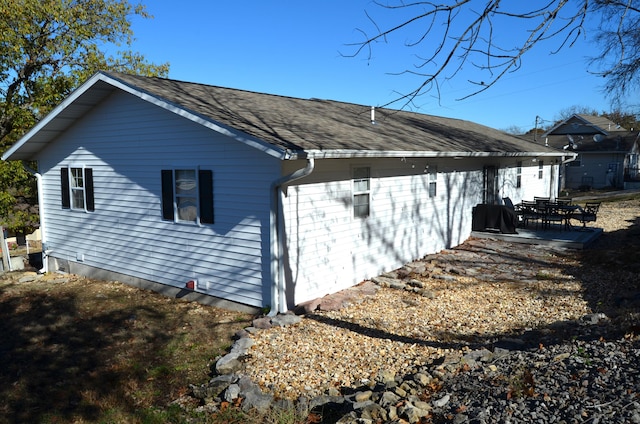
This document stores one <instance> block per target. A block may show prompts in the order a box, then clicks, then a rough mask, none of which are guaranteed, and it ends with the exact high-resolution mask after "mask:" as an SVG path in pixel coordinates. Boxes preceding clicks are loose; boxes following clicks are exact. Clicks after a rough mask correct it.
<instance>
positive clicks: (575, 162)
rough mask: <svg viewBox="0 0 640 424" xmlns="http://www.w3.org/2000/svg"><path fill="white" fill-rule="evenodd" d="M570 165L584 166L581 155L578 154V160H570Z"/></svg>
mask: <svg viewBox="0 0 640 424" xmlns="http://www.w3.org/2000/svg"><path fill="white" fill-rule="evenodd" d="M569 166H572V167H573V166H582V158H581V157H580V155H578V156H576V160H572V161H571V162H569Z"/></svg>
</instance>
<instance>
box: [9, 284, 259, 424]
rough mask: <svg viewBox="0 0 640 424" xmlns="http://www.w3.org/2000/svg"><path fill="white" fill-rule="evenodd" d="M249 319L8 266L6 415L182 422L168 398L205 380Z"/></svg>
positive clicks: (14, 418) (37, 419) (38, 419)
mask: <svg viewBox="0 0 640 424" xmlns="http://www.w3.org/2000/svg"><path fill="white" fill-rule="evenodd" d="M25 277H27V278H25ZM252 318H253V317H252V316H250V315H247V314H242V313H238V312H230V311H226V310H222V309H218V308H214V307H210V306H203V305H200V304H198V303H193V302H185V301H181V300H177V299H171V298H168V297H165V296H162V295H159V294H156V293H153V292H150V291H145V290H140V289H135V288H131V287H129V286H126V285H123V284H120V283H115V282H102V281H94V280H90V279H86V278H83V277H78V276H73V275H71V276H67V275H65V276H63V275H56V274H51V275H46V276H39V277H36V276H35V274H33V273H25V272H15V273H5V274H3V275H2V276H1V277H0V363H2V367H0V396H1V397H2V399H3V402H2V403H1V404H0V423H5V422H6V423H88V422H91V423H95V422H98V423H122V422H126V423H155V422H158V423H160V422H185V421H184V419H185V418H184V417H181V416H180V414H181V410H180V408H177V407H171V406H169V405H170V403H171V402H172V401H174V400H176V399H178V398H180V396H181V395H184V394H185V393H186V391H187V390H188V386H189V384H202V383H205V382H206V381H208V379H209V378H210V366H211V365H212V364H214V363H215V359H216V357H218V356H219V355H222V354H224V353H225V351H226V350H227V349H228V348H229V347H230V345H231V343H232V336H233V334H234V333H235V332H236V331H237V330H239V329H241V328H244V327H246V326H247V325H250V322H251V320H252ZM191 418H193V417H191ZM207 421H208V420H207ZM198 422H200V420H199V421H198Z"/></svg>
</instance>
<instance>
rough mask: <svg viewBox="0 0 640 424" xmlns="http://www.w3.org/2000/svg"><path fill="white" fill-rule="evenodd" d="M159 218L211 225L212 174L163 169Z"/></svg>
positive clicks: (208, 172) (209, 172)
mask: <svg viewBox="0 0 640 424" xmlns="http://www.w3.org/2000/svg"><path fill="white" fill-rule="evenodd" d="M161 176H162V219H165V220H169V221H175V222H193V223H196V224H213V172H212V171H209V170H202V169H200V170H196V169H166V170H162V172H161Z"/></svg>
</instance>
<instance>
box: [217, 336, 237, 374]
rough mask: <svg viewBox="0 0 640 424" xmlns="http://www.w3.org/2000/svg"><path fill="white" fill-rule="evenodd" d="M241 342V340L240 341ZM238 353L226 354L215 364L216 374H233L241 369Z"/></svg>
mask: <svg viewBox="0 0 640 424" xmlns="http://www.w3.org/2000/svg"><path fill="white" fill-rule="evenodd" d="M241 340H243V339H241ZM240 356H241V355H240V354H239V353H228V354H226V355H225V356H223V357H222V358H220V359H218V362H216V372H217V373H218V374H234V373H236V372H238V371H240V370H241V369H242V362H240Z"/></svg>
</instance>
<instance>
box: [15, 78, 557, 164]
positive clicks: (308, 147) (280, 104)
mask: <svg viewBox="0 0 640 424" xmlns="http://www.w3.org/2000/svg"><path fill="white" fill-rule="evenodd" d="M115 89H124V90H126V91H128V92H130V93H132V94H136V95H138V96H139V97H141V98H143V99H146V100H149V101H156V100H157V101H160V102H161V103H162V104H163V105H165V106H163V107H166V108H167V109H169V110H172V111H173V112H176V113H178V112H184V113H186V114H188V115H189V116H196V117H199V119H200V120H202V121H203V122H211V123H215V125H219V126H221V127H223V128H226V129H227V130H229V131H231V132H233V133H235V134H237V133H238V132H240V133H243V134H247V135H249V136H251V138H253V139H255V140H260V141H262V142H265V143H267V144H269V145H271V146H273V147H274V148H275V149H276V150H279V151H281V152H283V157H299V156H308V155H313V156H316V157H323V156H324V157H332V156H333V157H338V156H340V155H342V156H345V155H347V156H358V155H361V156H378V155H380V156H384V155H392V154H393V153H394V152H395V153H397V154H407V153H409V154H410V153H413V154H420V155H434V156H449V155H455V156H524V155H536V156H560V155H562V154H563V152H559V151H558V150H556V149H552V148H548V147H545V146H543V145H541V144H536V143H533V142H530V141H527V140H524V139H522V138H518V137H515V136H512V135H510V134H507V133H504V132H502V131H498V130H495V129H493V128H489V127H486V126H483V125H480V124H475V123H472V122H469V121H463V120H459V119H452V118H442V117H437V116H431V115H425V114H421V113H416V112H409V111H398V110H392V109H385V108H376V109H375V123H372V122H371V107H370V106H364V105H357V104H352V103H344V102H337V101H331V100H319V99H300V98H293V97H286V96H279V95H272V94H264V93H256V92H251V91H244V90H238V89H230V88H223V87H217V86H211V85H204V84H197V83H190V82H183V81H176V80H170V79H164V78H155V77H143V76H134V75H127V74H123V73H115V72H108V73H107V72H100V73H98V74H96V75H94V76H93V77H92V78H91V79H90V80H89V81H88V82H87V83H85V84H84V85H83V86H82V87H80V88H79V89H78V90H77V92H74V93H75V94H74V93H72V95H71V96H70V97H69V98H68V99H67V100H66V101H65V102H64V103H63V104H62V105H60V106H59V107H58V108H56V109H54V111H52V113H51V114H50V115H48V116H47V117H46V118H45V119H44V120H43V121H42V122H40V123H39V124H38V125H36V127H34V129H32V130H31V131H30V132H29V133H27V135H25V136H24V137H23V138H22V139H21V140H20V141H19V142H18V143H16V145H14V146H13V147H12V148H11V149H10V150H9V151H8V152H7V153H5V155H4V156H3V159H29V158H30V157H31V156H33V155H34V154H35V153H36V152H37V151H38V150H40V149H41V148H42V147H43V146H44V144H46V143H48V142H49V141H51V140H52V139H53V138H54V137H55V136H56V135H57V134H59V133H60V132H62V131H64V129H65V125H66V126H68V125H71V124H72V121H73V120H74V119H79V118H80V117H81V115H82V114H83V113H86V111H87V110H88V109H90V108H91V107H92V106H95V105H96V104H97V103H98V102H99V101H101V100H102V99H103V98H104V97H105V96H106V95H108V94H109V93H110V92H112V91H113V90H115ZM166 105H168V106H166ZM285 153H286V154H285Z"/></svg>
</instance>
